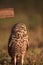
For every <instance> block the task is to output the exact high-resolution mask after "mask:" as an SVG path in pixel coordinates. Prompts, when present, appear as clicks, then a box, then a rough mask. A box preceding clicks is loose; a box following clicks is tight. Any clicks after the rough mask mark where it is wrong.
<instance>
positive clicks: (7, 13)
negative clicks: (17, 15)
mask: <svg viewBox="0 0 43 65" xmlns="http://www.w3.org/2000/svg"><path fill="white" fill-rule="evenodd" d="M9 17H14V8H3V9H0V18H9Z"/></svg>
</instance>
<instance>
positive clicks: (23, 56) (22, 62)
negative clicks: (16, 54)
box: [22, 55, 24, 65]
mask: <svg viewBox="0 0 43 65" xmlns="http://www.w3.org/2000/svg"><path fill="white" fill-rule="evenodd" d="M23 63H24V55H22V65H23Z"/></svg>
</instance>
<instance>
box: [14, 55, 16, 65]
mask: <svg viewBox="0 0 43 65" xmlns="http://www.w3.org/2000/svg"><path fill="white" fill-rule="evenodd" d="M14 65H16V56H14Z"/></svg>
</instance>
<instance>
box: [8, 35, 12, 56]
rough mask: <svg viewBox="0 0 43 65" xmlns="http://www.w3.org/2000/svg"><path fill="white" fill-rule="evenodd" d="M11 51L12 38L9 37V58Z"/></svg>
mask: <svg viewBox="0 0 43 65" xmlns="http://www.w3.org/2000/svg"><path fill="white" fill-rule="evenodd" d="M11 49H12V37H11V35H10V37H9V41H8V53H9V55H10V56H11V55H12V54H11Z"/></svg>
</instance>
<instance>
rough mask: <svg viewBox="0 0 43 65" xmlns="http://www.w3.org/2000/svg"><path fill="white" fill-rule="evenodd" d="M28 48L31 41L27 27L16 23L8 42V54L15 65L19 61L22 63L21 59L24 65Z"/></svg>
mask: <svg viewBox="0 0 43 65" xmlns="http://www.w3.org/2000/svg"><path fill="white" fill-rule="evenodd" d="M28 46H29V41H28V34H27V29H26V25H25V24H22V23H16V24H15V25H14V26H13V27H12V29H11V34H10V38H9V42H8V52H9V55H10V56H11V57H12V59H13V61H14V63H15V65H16V62H17V61H20V57H21V63H22V65H23V62H24V56H25V54H26V51H27V47H28ZM17 59H18V60H17Z"/></svg>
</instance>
